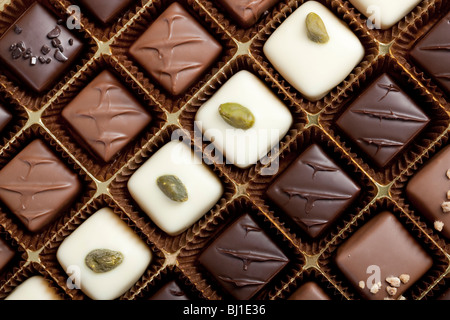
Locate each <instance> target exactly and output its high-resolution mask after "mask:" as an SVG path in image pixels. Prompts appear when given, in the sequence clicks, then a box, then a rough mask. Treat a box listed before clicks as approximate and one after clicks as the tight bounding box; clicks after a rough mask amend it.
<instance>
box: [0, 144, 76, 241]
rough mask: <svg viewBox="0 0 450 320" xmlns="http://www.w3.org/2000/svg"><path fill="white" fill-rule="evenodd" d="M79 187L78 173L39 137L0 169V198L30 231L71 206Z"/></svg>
mask: <svg viewBox="0 0 450 320" xmlns="http://www.w3.org/2000/svg"><path fill="white" fill-rule="evenodd" d="M80 189H81V183H80V181H79V180H78V177H77V175H76V174H75V173H74V172H71V171H70V170H69V169H68V168H67V167H66V166H65V165H64V164H63V163H62V162H61V161H60V160H59V158H58V157H56V156H55V155H54V154H53V152H52V151H51V150H50V149H49V148H48V147H47V146H46V145H45V144H44V143H43V142H42V141H41V140H39V139H36V140H34V141H32V142H31V143H30V144H29V145H27V146H26V147H25V148H24V149H23V150H22V151H21V152H20V153H19V154H17V155H16V156H15V157H14V158H13V159H12V160H11V161H10V162H8V163H7V164H6V166H5V167H3V168H2V169H1V170H0V200H1V201H2V202H3V203H4V204H6V206H7V207H8V208H9V209H10V210H11V212H12V213H14V214H15V215H16V216H17V217H18V218H19V219H20V220H21V221H22V223H23V224H24V225H25V226H26V228H27V229H28V230H29V231H31V232H37V231H40V230H41V229H42V228H44V227H45V226H46V225H47V224H49V223H50V222H51V221H52V220H54V219H55V218H56V217H57V216H58V215H59V214H60V213H61V212H62V211H63V210H65V209H67V208H68V207H69V206H70V205H72V203H73V201H74V199H75V198H76V197H77V196H78V194H79V192H80Z"/></svg>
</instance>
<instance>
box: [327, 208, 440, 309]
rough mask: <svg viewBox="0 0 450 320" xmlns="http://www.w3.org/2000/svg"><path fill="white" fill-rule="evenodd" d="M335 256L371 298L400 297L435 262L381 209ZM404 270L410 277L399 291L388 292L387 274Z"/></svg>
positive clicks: (394, 219) (398, 222) (343, 269)
mask: <svg viewBox="0 0 450 320" xmlns="http://www.w3.org/2000/svg"><path fill="white" fill-rule="evenodd" d="M335 259H336V260H335V261H336V264H337V266H338V268H339V269H340V270H341V271H342V273H343V274H344V275H345V277H346V278H348V280H349V281H350V283H351V284H352V285H353V286H354V287H355V289H356V290H357V291H358V292H359V293H360V294H361V295H362V297H363V298H364V299H370V300H383V299H384V298H394V299H396V298H398V297H399V296H400V295H402V294H403V293H404V292H405V291H406V290H407V289H408V288H410V287H411V286H412V285H413V284H414V283H415V282H416V281H417V280H418V279H420V278H421V277H422V276H423V275H424V274H425V273H426V272H427V271H428V269H430V268H431V266H432V265H433V260H432V258H431V257H430V256H429V255H428V254H427V252H426V251H425V250H424V249H423V248H422V246H421V245H420V244H419V243H418V242H417V241H416V240H415V239H414V238H413V236H412V235H411V234H410V233H409V232H408V231H407V230H406V229H405V228H404V227H403V225H402V224H401V223H400V221H398V220H397V218H396V217H395V216H394V215H393V214H392V213H391V212H388V211H383V212H380V213H378V214H377V215H376V216H375V217H373V218H372V219H371V220H369V221H368V222H367V223H366V224H364V225H363V226H362V227H361V228H360V229H359V230H357V231H356V232H355V233H354V234H353V235H352V236H351V237H350V238H349V239H348V240H347V241H345V242H344V243H343V244H342V245H340V246H339V247H338V249H337V253H336V256H335ZM372 268H373V269H372ZM378 268H379V269H378ZM374 270H375V271H374ZM378 271H379V276H380V277H379V278H378V279H377V274H378ZM402 274H407V275H409V276H410V280H409V281H408V282H407V283H406V284H401V285H400V287H399V288H397V293H396V294H395V295H393V296H390V295H388V293H387V291H386V287H387V286H388V285H389V284H388V283H387V282H386V278H387V277H390V276H395V277H399V276H400V275H402ZM360 281H364V282H365V283H366V285H365V287H364V289H362V288H361V287H360V286H359V282H360ZM378 282H381V289H380V290H379V291H378V292H377V293H371V292H370V288H372V284H373V283H378ZM369 284H370V286H369Z"/></svg>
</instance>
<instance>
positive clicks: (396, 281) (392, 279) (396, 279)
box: [386, 276, 401, 288]
mask: <svg viewBox="0 0 450 320" xmlns="http://www.w3.org/2000/svg"><path fill="white" fill-rule="evenodd" d="M386 282H387V283H389V284H390V285H391V286H392V287H395V288H398V287H400V283H401V281H400V278H399V277H394V276H389V277H387V278H386Z"/></svg>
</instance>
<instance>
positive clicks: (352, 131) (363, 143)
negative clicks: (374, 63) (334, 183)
mask: <svg viewBox="0 0 450 320" xmlns="http://www.w3.org/2000/svg"><path fill="white" fill-rule="evenodd" d="M429 121H430V119H429V118H428V116H427V115H426V114H425V113H424V112H423V111H422V110H421V109H420V107H419V106H418V105H417V104H416V103H415V102H414V100H412V99H411V98H410V97H409V96H408V95H407V94H406V93H405V92H404V91H403V90H402V89H401V88H400V87H399V86H398V85H397V84H396V83H395V81H394V80H393V79H392V78H391V77H390V76H389V75H387V74H382V75H381V76H380V77H379V78H378V79H377V80H375V81H374V82H373V83H372V84H371V85H370V86H369V87H368V88H367V89H366V90H365V91H364V92H363V93H362V94H361V95H359V96H358V97H357V98H356V100H354V101H353V102H352V103H351V105H350V106H349V107H348V108H347V109H346V110H345V112H344V113H343V114H342V115H341V116H340V117H339V119H338V120H337V122H336V124H337V126H338V127H339V129H340V130H341V131H342V132H344V134H345V135H346V136H347V137H348V138H350V139H351V141H352V142H353V144H355V145H356V146H358V147H359V148H360V149H361V150H362V151H363V152H365V153H366V154H367V155H368V156H369V157H370V159H372V161H373V162H374V163H375V165H377V166H378V167H381V168H382V167H385V166H386V165H387V164H388V163H389V162H390V161H391V160H393V159H394V158H395V156H396V155H397V154H399V153H400V152H401V151H402V150H404V148H405V147H406V146H407V145H408V144H409V143H410V142H411V141H413V140H414V138H415V137H416V136H417V135H418V134H419V133H420V132H421V131H422V130H423V129H424V128H425V126H426V125H427V124H428V123H429Z"/></svg>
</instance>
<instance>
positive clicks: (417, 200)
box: [406, 146, 450, 239]
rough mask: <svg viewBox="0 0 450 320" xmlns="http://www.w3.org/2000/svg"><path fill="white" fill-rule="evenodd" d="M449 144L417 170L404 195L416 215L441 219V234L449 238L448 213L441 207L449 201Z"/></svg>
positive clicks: (449, 216) (449, 224) (429, 219)
mask: <svg viewBox="0 0 450 320" xmlns="http://www.w3.org/2000/svg"><path fill="white" fill-rule="evenodd" d="M449 169H450V146H447V147H445V148H444V149H443V150H441V151H440V152H439V153H438V154H436V155H435V156H433V158H431V160H429V161H427V163H426V164H425V166H424V167H423V168H422V169H420V171H419V172H417V173H416V174H415V175H414V176H413V177H412V178H411V180H410V181H409V182H408V185H407V186H406V195H407V197H408V199H409V201H411V203H412V204H413V206H414V208H415V209H417V214H418V215H423V216H425V218H426V219H428V221H430V222H431V224H432V225H433V223H434V222H435V221H442V222H443V223H444V227H443V229H442V231H441V233H442V235H444V236H445V237H446V238H448V239H450V213H448V212H447V213H445V212H444V211H443V208H442V204H443V203H444V202H447V201H448V202H450V199H448V195H447V193H448V191H450V178H449V177H447V171H448V170H449Z"/></svg>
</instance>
